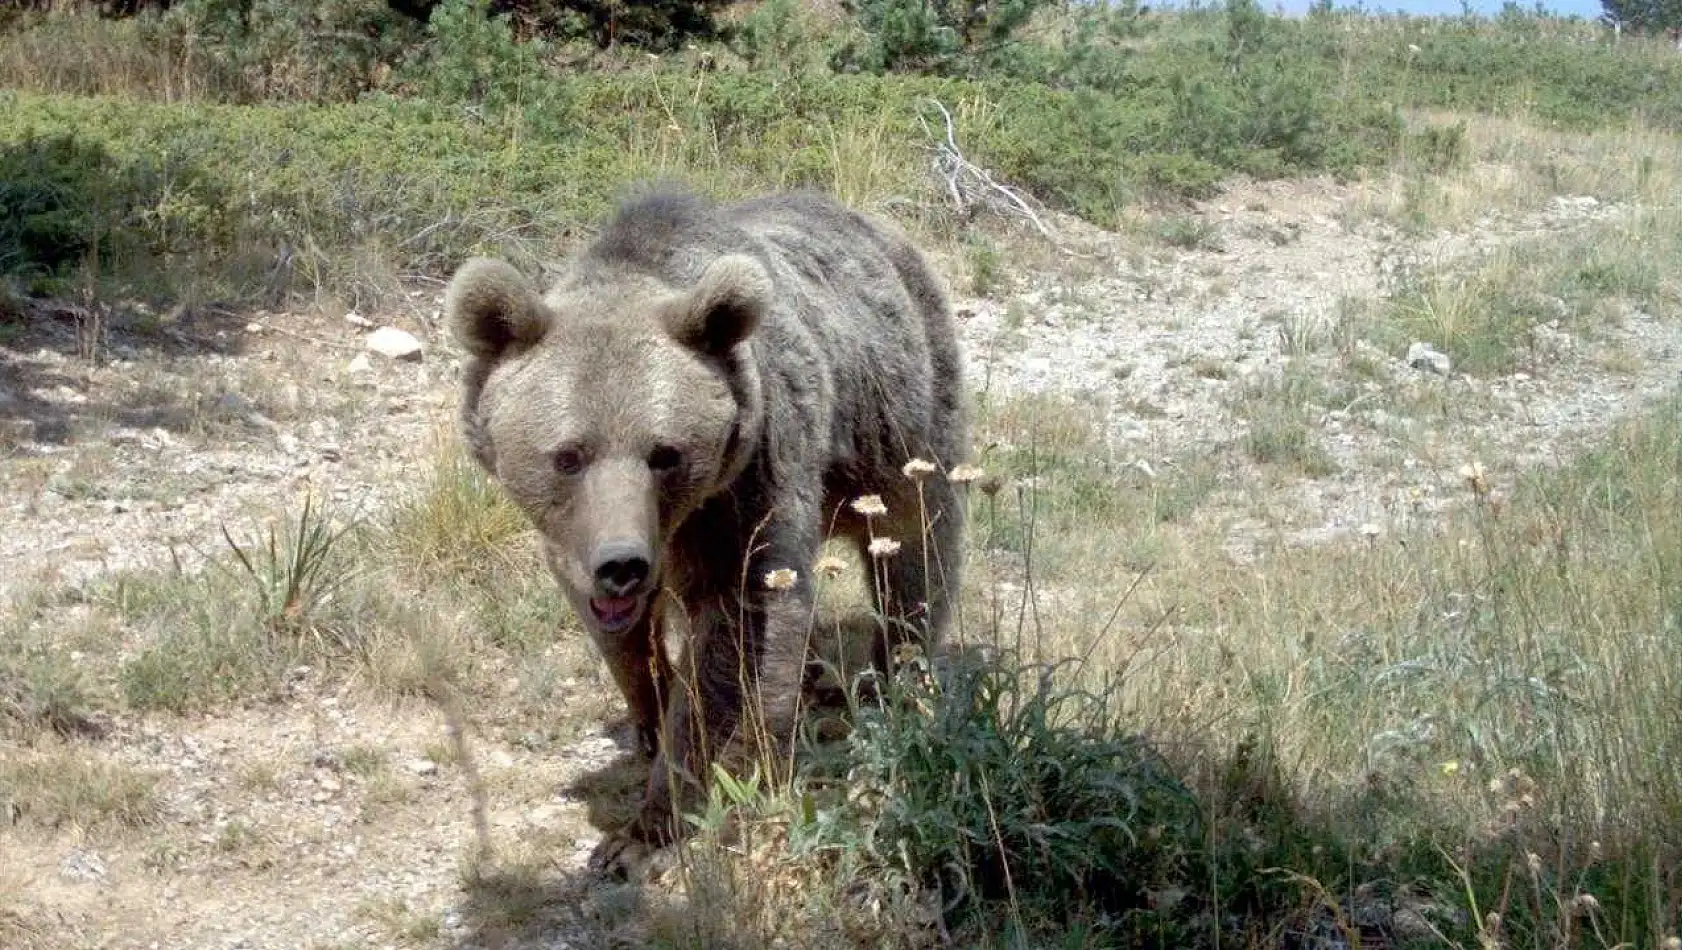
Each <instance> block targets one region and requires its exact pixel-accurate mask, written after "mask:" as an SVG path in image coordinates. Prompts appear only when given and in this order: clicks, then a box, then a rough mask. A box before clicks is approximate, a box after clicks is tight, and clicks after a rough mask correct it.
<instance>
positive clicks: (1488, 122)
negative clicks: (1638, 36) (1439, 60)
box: [1346, 112, 1682, 234]
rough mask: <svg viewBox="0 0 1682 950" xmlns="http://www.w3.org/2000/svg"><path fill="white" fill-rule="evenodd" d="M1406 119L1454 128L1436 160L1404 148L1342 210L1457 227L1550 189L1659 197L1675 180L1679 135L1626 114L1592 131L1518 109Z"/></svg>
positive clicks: (1603, 198) (1429, 228)
mask: <svg viewBox="0 0 1682 950" xmlns="http://www.w3.org/2000/svg"><path fill="white" fill-rule="evenodd" d="M1409 123H1410V125H1411V126H1414V127H1437V128H1445V129H1452V128H1456V127H1458V128H1461V129H1463V130H1464V132H1463V136H1462V137H1461V138H1460V140H1459V142H1458V144H1456V145H1454V146H1445V147H1446V148H1449V149H1451V150H1452V152H1453V155H1454V158H1455V160H1452V161H1447V162H1445V163H1444V164H1446V167H1443V168H1441V169H1440V170H1437V169H1433V168H1431V167H1430V162H1429V161H1428V160H1427V157H1425V156H1420V155H1417V154H1408V153H1407V151H1406V150H1405V149H1404V151H1403V153H1402V154H1401V155H1399V156H1398V160H1397V161H1396V162H1395V163H1394V164H1393V165H1391V166H1390V167H1389V168H1387V169H1384V170H1382V171H1380V172H1378V173H1377V174H1375V175H1374V176H1373V177H1372V179H1371V180H1370V181H1369V183H1368V186H1367V187H1366V189H1364V192H1363V194H1362V195H1361V196H1360V197H1358V198H1356V199H1354V200H1353V202H1352V205H1351V207H1350V208H1349V209H1348V211H1347V212H1346V213H1348V214H1352V215H1354V216H1356V217H1377V218H1380V219H1383V220H1386V221H1390V222H1393V223H1395V224H1398V225H1401V226H1403V227H1404V228H1406V229H1409V230H1412V231H1415V232H1420V233H1426V234H1429V233H1432V232H1435V231H1438V230H1462V229H1465V228H1467V227H1470V226H1472V225H1474V224H1476V223H1477V222H1478V221H1480V220H1482V219H1485V218H1487V217H1489V216H1491V215H1523V214H1528V213H1533V212H1537V211H1541V210H1543V209H1545V208H1546V207H1547V205H1548V202H1550V201H1551V200H1553V199H1554V197H1555V196H1558V195H1569V196H1587V197H1592V198H1595V199H1596V200H1598V201H1600V202H1604V203H1617V204H1627V205H1634V206H1639V207H1648V208H1651V207H1663V206H1668V205H1669V204H1670V203H1671V202H1672V201H1673V198H1674V195H1675V193H1676V189H1677V188H1678V186H1679V185H1682V140H1679V139H1678V137H1677V136H1676V135H1675V133H1673V132H1670V131H1667V130H1664V129H1658V128H1653V127H1650V126H1646V125H1642V124H1640V123H1635V124H1632V125H1629V126H1628V127H1624V128H1615V129H1612V128H1609V129H1601V130H1598V131H1592V132H1583V131H1565V130H1561V129H1557V128H1550V127H1548V126H1547V125H1546V124H1544V123H1539V122H1536V121H1534V120H1533V119H1531V118H1528V117H1526V116H1523V115H1507V116H1493V115H1485V116H1478V117H1476V118H1475V119H1470V120H1469V119H1466V118H1464V117H1461V116H1455V115H1450V114H1443V113H1430V112H1426V113H1415V114H1414V115H1412V116H1410V119H1409Z"/></svg>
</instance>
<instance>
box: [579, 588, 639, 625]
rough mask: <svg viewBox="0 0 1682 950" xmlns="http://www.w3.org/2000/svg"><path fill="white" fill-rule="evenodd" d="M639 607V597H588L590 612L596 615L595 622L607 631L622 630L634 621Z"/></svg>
mask: <svg viewBox="0 0 1682 950" xmlns="http://www.w3.org/2000/svg"><path fill="white" fill-rule="evenodd" d="M641 607H642V598H641V597H592V598H590V612H591V613H593V614H595V615H596V622H597V623H599V624H601V626H602V629H603V630H606V631H607V632H609V633H612V632H614V631H617V630H623V629H625V628H626V627H629V626H630V625H631V624H632V623H634V622H636V619H637V614H638V612H639V611H640V609H641Z"/></svg>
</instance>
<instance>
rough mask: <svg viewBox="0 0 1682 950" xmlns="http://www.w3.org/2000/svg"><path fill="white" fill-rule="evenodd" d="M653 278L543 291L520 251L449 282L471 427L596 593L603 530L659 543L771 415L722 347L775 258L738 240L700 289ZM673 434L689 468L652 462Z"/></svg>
mask: <svg viewBox="0 0 1682 950" xmlns="http://www.w3.org/2000/svg"><path fill="white" fill-rule="evenodd" d="M641 283H644V284H645V285H647V286H645V288H644V290H645V292H644V293H637V294H627V293H626V292H625V284H624V283H616V284H614V285H612V286H610V287H608V288H606V289H603V288H597V287H588V286H582V287H581V286H562V287H558V288H556V289H555V290H554V291H553V292H551V294H550V295H549V297H548V298H547V299H543V298H539V297H538V296H537V293H536V291H535V289H534V288H533V287H532V286H531V285H530V283H529V282H527V281H526V280H525V278H524V277H523V276H521V275H520V274H519V273H518V272H517V271H515V270H514V269H513V268H512V267H511V266H509V265H507V264H505V263H502V262H498V261H483V260H479V261H474V262H471V263H470V264H468V265H467V266H465V267H464V268H463V269H462V270H461V271H460V272H459V273H458V275H457V277H456V278H455V280H454V281H452V283H451V286H450V291H449V293H448V295H447V298H446V299H447V301H448V306H449V308H450V309H449V310H448V314H449V319H450V323H451V326H452V328H453V329H454V332H455V333H456V335H457V338H458V339H460V340H461V341H462V343H463V346H464V348H465V349H466V350H467V351H468V353H469V354H470V357H469V366H468V369H467V376H468V380H469V385H472V381H473V380H474V379H478V380H479V384H478V385H479V388H480V391H481V393H482V395H481V397H480V398H479V399H478V400H477V403H478V404H477V406H476V411H475V412H474V413H473V414H472V417H471V418H470V419H468V420H467V423H468V424H467V428H468V435H469V440H470V441H473V442H475V443H476V445H475V448H476V451H475V454H476V455H478V456H480V458H481V460H482V461H485V460H487V459H488V461H487V467H488V468H490V469H491V471H492V472H493V473H494V474H495V475H496V477H497V480H498V481H499V482H500V483H501V485H502V486H503V488H504V490H505V491H507V493H508V495H509V497H510V498H512V499H513V500H514V501H515V503H516V504H518V505H519V506H520V507H521V508H522V509H523V510H524V511H525V512H526V513H527V515H528V516H529V517H530V518H531V519H532V521H533V523H534V524H535V525H536V526H537V527H538V529H539V530H540V531H541V532H542V534H543V536H544V539H545V546H546V549H547V552H548V559H549V563H550V566H551V568H552V570H554V572H555V573H556V575H557V578H558V579H559V580H561V581H562V582H563V584H565V585H566V586H567V587H568V588H569V593H571V594H572V595H573V599H574V600H575V602H576V601H580V600H582V599H587V598H588V597H589V589H590V585H591V580H590V571H589V569H588V562H589V558H590V554H591V552H592V551H593V550H594V549H595V548H596V546H597V545H598V544H600V543H601V542H602V541H604V540H607V539H617V538H625V537H632V538H637V539H639V540H642V541H643V542H645V543H646V544H647V545H648V546H649V548H650V549H651V550H652V551H654V552H656V555H658V552H659V551H660V549H661V547H662V546H663V542H664V541H665V540H666V539H667V537H668V536H669V534H670V532H671V531H672V530H673V529H674V527H675V526H676V525H677V524H678V523H680V522H681V521H682V519H683V518H684V516H686V515H687V514H688V513H689V512H690V511H692V510H693V509H694V508H695V507H696V506H697V505H699V504H701V503H702V502H704V501H705V500H706V498H707V497H709V496H710V495H711V494H712V493H713V492H715V491H717V490H719V489H720V488H721V487H723V486H725V485H727V484H728V483H729V481H730V480H731V479H732V478H733V477H734V476H735V474H737V473H738V472H739V471H740V467H741V464H742V463H743V461H744V458H745V455H746V453H745V451H744V450H742V448H741V446H743V445H746V444H748V442H749V440H750V439H751V437H752V436H753V435H755V434H756V433H757V430H758V425H759V419H760V413H759V411H758V408H757V406H756V405H755V404H754V402H755V400H756V399H757V395H758V388H757V386H756V385H749V386H747V387H745V389H744V391H743V392H741V393H737V392H734V391H733V387H732V381H730V380H727V379H726V378H725V377H724V375H723V373H722V372H721V367H720V365H719V362H718V361H719V358H720V357H721V356H723V355H725V354H728V353H729V352H730V351H731V350H732V349H733V348H736V347H738V346H745V343H744V340H745V339H746V338H747V337H748V335H749V334H751V333H752V331H753V329H754V328H755V326H756V325H757V323H758V319H759V315H760V313H761V312H762V311H763V308H764V306H765V302H766V298H767V295H768V294H769V280H768V278H767V277H766V275H765V273H764V270H763V269H762V268H761V267H760V266H759V265H758V264H756V263H755V262H754V261H753V260H751V259H750V258H746V257H742V256H730V257H724V258H721V259H719V260H718V261H715V262H714V263H713V264H711V265H710V266H709V267H708V268H707V270H706V271H705V272H704V273H703V274H702V276H701V279H700V280H699V281H698V282H697V283H696V285H695V286H694V287H693V288H692V289H689V290H687V291H678V290H672V289H670V288H666V287H661V286H658V285H655V284H652V283H651V282H647V281H642V282H641ZM492 380H494V381H495V384H494V385H487V384H488V383H490V382H491V381H492ZM755 382H757V381H755ZM735 388H738V389H743V388H744V387H741V386H737V387H735ZM614 393H626V394H629V393H635V394H636V396H635V398H614V397H613V396H612V395H610V394H614ZM733 428H734V429H735V431H736V437H735V439H734V440H732V438H731V432H732V429H733ZM475 435H476V436H477V438H475ZM732 441H734V443H735V446H736V448H735V450H734V451H730V447H731V443H732ZM481 445H482V446H483V448H482V449H481V448H479V446H481ZM660 448H673V449H677V450H678V451H679V452H681V454H682V456H683V458H684V459H685V464H684V466H683V468H682V470H681V471H679V472H676V473H670V474H664V475H662V474H659V473H654V472H651V471H650V470H649V466H648V458H649V456H650V454H651V453H652V452H654V451H655V450H656V449H660ZM563 449H572V450H576V451H579V452H581V453H582V455H583V457H584V459H585V468H584V470H583V471H582V472H581V473H579V474H576V475H565V474H563V473H561V472H559V471H558V470H557V469H556V467H555V464H554V462H553V459H554V458H555V457H556V455H557V454H558V453H559V452H561V451H562V450H563ZM658 567H659V565H658V563H656V570H658Z"/></svg>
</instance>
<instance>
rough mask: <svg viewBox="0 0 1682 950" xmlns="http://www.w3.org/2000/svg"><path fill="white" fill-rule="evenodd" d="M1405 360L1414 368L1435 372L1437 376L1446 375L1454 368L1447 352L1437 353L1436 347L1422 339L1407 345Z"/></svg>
mask: <svg viewBox="0 0 1682 950" xmlns="http://www.w3.org/2000/svg"><path fill="white" fill-rule="evenodd" d="M1406 361H1407V364H1408V365H1409V366H1411V367H1413V368H1414V369H1420V370H1424V371H1425V372H1427V373H1436V374H1437V375H1438V376H1447V375H1448V374H1449V373H1450V372H1451V371H1452V370H1453V368H1454V364H1453V363H1451V362H1450V361H1449V358H1448V354H1447V353H1439V352H1438V351H1437V349H1436V347H1433V346H1432V345H1431V344H1429V343H1426V342H1424V341H1423V340H1421V341H1419V342H1417V343H1414V344H1413V345H1412V346H1410V347H1408V355H1407V357H1406Z"/></svg>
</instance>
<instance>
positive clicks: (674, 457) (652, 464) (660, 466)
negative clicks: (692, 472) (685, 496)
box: [648, 445, 683, 472]
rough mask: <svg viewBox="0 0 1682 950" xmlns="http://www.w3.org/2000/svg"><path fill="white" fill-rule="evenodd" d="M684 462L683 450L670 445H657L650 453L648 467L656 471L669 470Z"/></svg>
mask: <svg viewBox="0 0 1682 950" xmlns="http://www.w3.org/2000/svg"><path fill="white" fill-rule="evenodd" d="M682 464H683V452H681V451H680V450H678V449H675V448H673V447H672V446H669V445H657V446H655V447H654V451H652V452H650V453H648V467H649V468H651V469H654V470H655V471H656V472H668V471H671V470H672V469H674V468H677V467H678V466H679V465H682Z"/></svg>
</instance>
